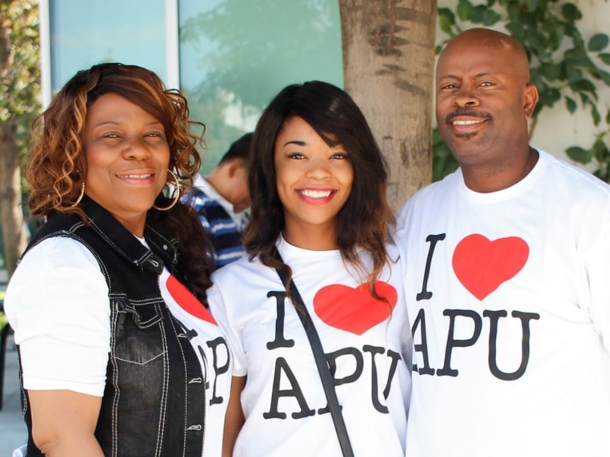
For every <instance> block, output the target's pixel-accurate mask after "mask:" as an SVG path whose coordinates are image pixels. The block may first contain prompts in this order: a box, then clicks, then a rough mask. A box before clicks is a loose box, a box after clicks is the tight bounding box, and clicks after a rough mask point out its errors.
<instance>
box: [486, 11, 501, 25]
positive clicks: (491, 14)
mask: <svg viewBox="0 0 610 457" xmlns="http://www.w3.org/2000/svg"><path fill="white" fill-rule="evenodd" d="M500 17H501V16H500V15H499V14H498V13H496V12H495V11H494V10H492V9H487V10H485V11H484V12H483V24H484V25H486V26H490V25H494V24H495V23H496V22H498V21H499V20H500Z"/></svg>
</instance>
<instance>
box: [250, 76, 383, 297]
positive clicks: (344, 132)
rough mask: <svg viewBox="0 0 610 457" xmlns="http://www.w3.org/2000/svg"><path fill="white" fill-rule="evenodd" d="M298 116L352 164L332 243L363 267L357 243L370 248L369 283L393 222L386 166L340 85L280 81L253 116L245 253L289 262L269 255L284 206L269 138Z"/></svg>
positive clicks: (268, 260) (345, 257) (275, 263)
mask: <svg viewBox="0 0 610 457" xmlns="http://www.w3.org/2000/svg"><path fill="white" fill-rule="evenodd" d="M294 116H298V117H301V118H302V119H303V120H304V121H306V122H307V123H308V124H309V125H311V126H312V127H313V129H314V130H315V131H316V132H317V134H318V135H320V137H321V138H323V139H324V141H325V142H326V143H327V144H328V145H330V146H335V145H337V144H341V145H343V147H345V149H346V150H347V152H348V154H349V159H350V161H351V163H352V166H353V170H354V180H353V183H352V190H351V193H350V196H349V198H348V200H347V202H346V203H345V206H344V207H343V208H342V209H341V211H340V212H339V214H338V227H337V234H338V235H337V246H338V248H339V250H340V252H341V256H342V257H343V260H344V261H345V262H346V263H348V264H350V265H353V266H354V267H356V268H358V269H359V270H361V271H362V270H363V269H364V266H363V264H362V262H361V260H360V257H359V256H358V254H357V249H358V248H363V249H365V250H367V251H368V252H370V253H371V255H372V258H373V269H372V271H367V276H368V283H369V289H370V290H372V287H373V282H374V280H375V279H376V278H377V277H378V276H379V273H380V272H381V269H382V268H383V266H384V264H385V263H386V262H387V260H388V255H387V251H386V248H385V242H386V241H387V238H388V230H389V226H390V225H391V224H393V223H394V218H393V215H392V210H391V209H390V206H389V204H388V202H387V199H386V187H387V169H386V163H385V160H384V158H383V155H382V153H381V151H380V149H379V146H378V145H377V142H376V141H375V138H374V137H373V133H372V132H371V129H370V127H369V125H368V123H367V122H366V119H365V118H364V115H363V114H362V112H361V111H360V109H359V108H358V106H357V105H356V103H355V102H354V101H353V100H352V98H351V97H350V96H349V95H348V94H347V93H346V92H345V91H343V90H341V89H339V88H338V87H336V86H333V85H332V84H328V83H325V82H321V81H311V82H306V83H304V84H293V85H290V86H287V87H285V88H284V89H283V90H282V91H280V92H279V93H278V94H277V95H276V96H275V98H274V99H273V100H272V101H271V103H270V104H269V106H268V107H267V108H266V109H265V110H264V112H263V113H262V115H261V118H260V119H259V121H258V124H257V126H256V130H255V132H254V137H253V140H252V143H253V145H252V148H251V157H250V169H249V186H250V194H251V197H252V208H251V219H250V223H249V224H248V228H247V231H246V234H245V246H246V250H247V251H248V253H249V255H250V258H251V259H253V258H254V257H255V256H258V257H259V259H260V261H261V262H262V263H263V264H264V265H267V266H270V267H275V268H283V269H285V270H287V271H288V272H289V273H290V268H289V267H288V266H287V265H283V264H281V263H279V262H278V261H276V260H275V259H274V258H273V255H272V254H273V252H274V250H275V242H276V240H277V238H278V236H279V235H280V232H281V231H282V230H283V228H284V223H285V221H284V208H283V206H282V203H281V201H280V198H279V195H278V192H277V187H276V172H275V165H274V151H275V140H276V138H277V136H278V133H279V131H280V130H281V128H282V126H283V125H284V123H285V122H286V121H287V120H288V119H290V118H292V117H294Z"/></svg>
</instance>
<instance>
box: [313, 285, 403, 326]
mask: <svg viewBox="0 0 610 457" xmlns="http://www.w3.org/2000/svg"><path fill="white" fill-rule="evenodd" d="M375 292H377V295H379V296H380V297H383V298H385V299H387V300H388V302H389V303H388V302H385V301H383V300H377V299H376V298H374V297H373V296H372V295H371V294H370V293H369V291H368V288H367V285H366V284H361V285H360V286H358V287H356V288H353V287H348V286H344V285H342V284H332V285H330V286H325V287H322V288H321V289H320V290H319V291H318V292H317V293H316V295H315V297H314V298H313V307H314V310H315V312H316V314H317V315H318V317H319V318H320V319H322V321H323V322H324V323H326V324H328V325H330V326H331V327H335V328H338V329H340V330H345V331H347V332H350V333H354V334H356V335H362V334H363V333H364V332H366V331H367V330H369V329H370V328H373V327H374V326H375V325H377V324H379V323H381V322H383V321H385V320H386V319H387V318H388V317H389V316H390V315H391V314H392V310H393V309H394V307H395V306H396V301H397V300H398V295H397V293H396V289H394V287H393V286H391V285H390V284H388V283H386V282H383V281H377V282H376V283H375Z"/></svg>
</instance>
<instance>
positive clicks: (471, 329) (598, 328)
mask: <svg viewBox="0 0 610 457" xmlns="http://www.w3.org/2000/svg"><path fill="white" fill-rule="evenodd" d="M537 101H538V92H537V90H536V88H535V87H534V86H533V85H531V84H530V82H529V64H528V60H527V55H526V52H525V50H524V49H523V47H522V46H521V45H520V43H518V42H517V41H515V40H514V39H513V38H511V37H509V36H507V35H504V34H502V33H499V32H495V31H491V30H487V29H472V30H468V31H466V32H464V33H462V34H460V35H458V36H457V37H456V38H454V39H453V40H452V41H451V42H450V43H449V44H448V45H447V46H446V47H445V49H444V50H443V52H442V53H441V55H440V57H439V62H438V66H437V75H436V116H437V123H438V126H439V129H440V132H441V134H442V136H443V138H444V139H445V141H446V142H447V144H448V145H449V147H450V148H451V150H452V152H453V154H454V155H455V157H456V158H457V160H458V161H459V163H460V169H458V170H457V171H456V172H455V173H453V174H452V175H450V176H448V177H446V178H445V179H444V180H443V181H441V182H438V183H435V184H433V185H431V186H429V187H427V188H425V189H423V190H422V191H420V192H419V193H418V194H416V195H415V196H414V197H413V198H412V199H411V200H410V201H409V202H407V204H406V205H405V207H404V208H403V209H402V210H401V211H400V212H399V215H398V220H399V229H398V232H397V236H396V238H397V242H398V244H399V247H400V249H401V251H402V259H403V261H404V262H405V269H404V271H406V272H407V276H406V277H405V281H404V284H405V291H406V298H407V304H408V310H409V317H410V322H411V326H412V333H413V342H414V356H413V390H412V400H411V410H410V412H409V425H408V433H407V457H421V456H426V457H445V456H452V457H460V456H468V457H479V456H480V457H483V456H484V457H488V456H490V455H493V456H495V457H497V456H507V457H508V456H511V457H513V456H520V457H530V456H531V457H534V456H536V457H538V456H543V455H544V456H547V455H549V456H550V455H552V456H555V457H556V456H566V457H567V456H575V455H582V456H588V457H591V456H602V455H604V456H606V455H610V435H609V434H608V433H607V432H606V431H607V430H608V429H609V428H610V279H609V274H610V187H609V186H608V185H607V184H605V183H603V182H602V181H600V180H598V179H597V178H595V177H594V176H592V175H591V174H589V173H587V172H585V171H583V170H581V169H578V168H576V167H573V166H572V165H569V164H567V163H565V162H563V161H560V160H558V159H556V158H555V157H553V156H552V155H550V154H547V153H546V152H543V151H541V150H538V149H536V148H535V147H532V146H531V145H529V140H528V126H527V122H528V120H529V119H530V117H531V115H532V112H533V111H534V108H535V106H536V103H537Z"/></svg>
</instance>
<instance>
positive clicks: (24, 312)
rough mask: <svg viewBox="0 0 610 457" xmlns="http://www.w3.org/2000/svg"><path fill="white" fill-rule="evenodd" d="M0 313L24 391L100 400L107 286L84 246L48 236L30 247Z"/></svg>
mask: <svg viewBox="0 0 610 457" xmlns="http://www.w3.org/2000/svg"><path fill="white" fill-rule="evenodd" d="M5 308H6V314H7V316H8V318H9V321H10V323H11V326H12V327H13V329H14V331H15V343H16V344H18V345H19V353H20V358H21V365H22V370H23V386H24V388H25V389H28V390H71V391H75V392H79V393H84V394H89V395H94V396H99V397H101V396H103V393H104V387H105V384H106V367H107V363H108V354H109V352H110V305H109V302H108V286H107V284H106V280H105V279H104V276H103V274H102V273H101V270H100V267H99V264H98V262H97V261H96V259H95V257H94V256H93V254H92V253H91V252H90V251H89V250H88V249H87V248H86V247H85V246H83V245H82V244H81V243H79V242H77V241H75V240H73V239H70V238H63V237H54V238H50V239H47V240H44V241H42V242H41V243H40V244H38V245H37V246H35V247H34V248H32V249H31V250H30V251H29V252H28V253H27V254H26V255H25V256H24V258H23V259H22V261H21V263H20V264H19V267H18V268H17V270H16V271H15V273H14V275H13V277H12V278H11V281H10V284H9V286H8V289H7V292H6V297H5Z"/></svg>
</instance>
